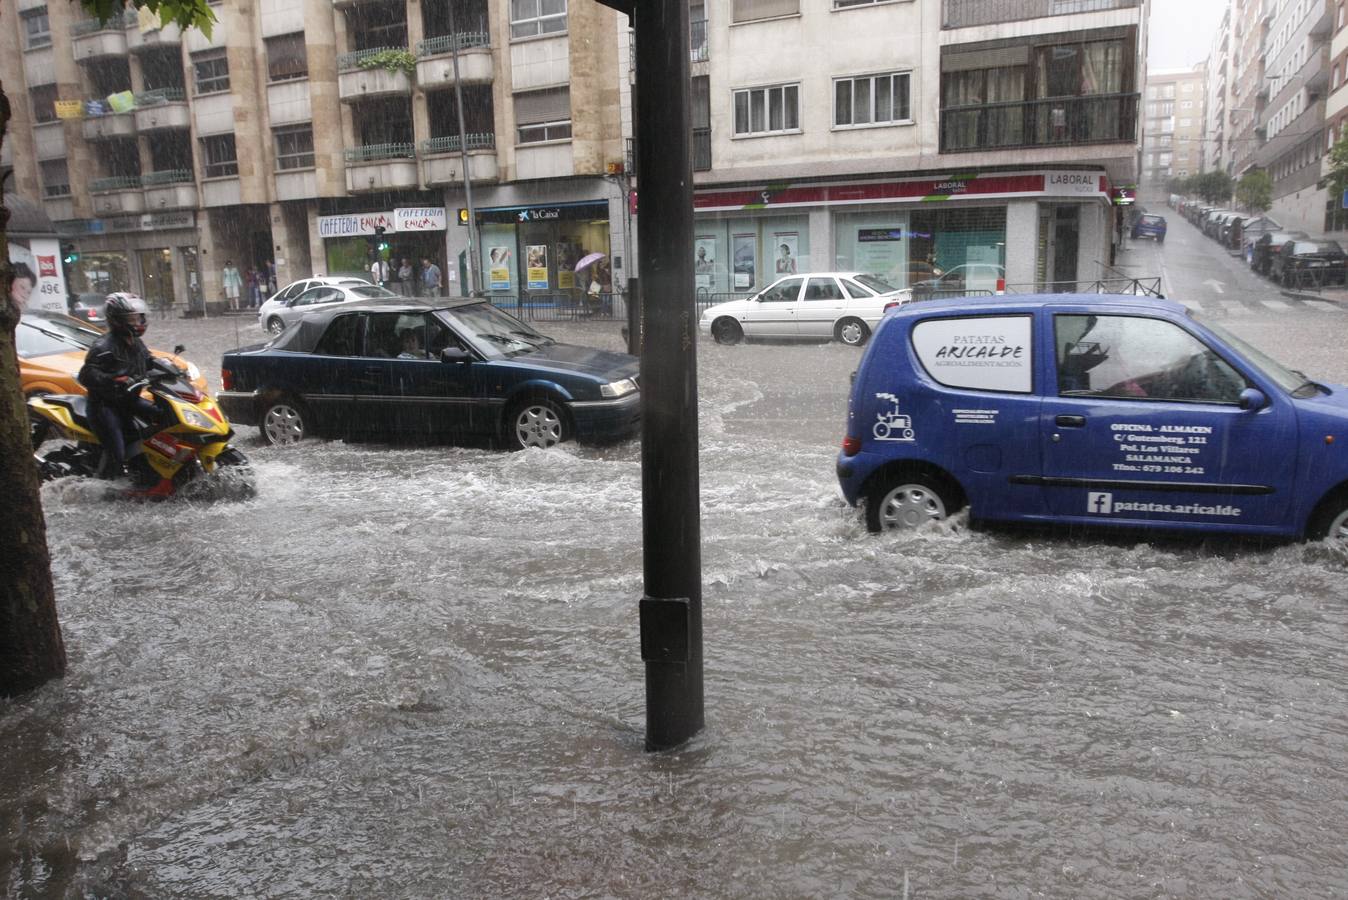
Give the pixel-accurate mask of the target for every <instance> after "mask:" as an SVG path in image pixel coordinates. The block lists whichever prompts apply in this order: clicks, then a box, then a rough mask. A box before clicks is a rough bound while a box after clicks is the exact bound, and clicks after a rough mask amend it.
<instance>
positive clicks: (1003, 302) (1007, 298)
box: [893, 294, 1186, 316]
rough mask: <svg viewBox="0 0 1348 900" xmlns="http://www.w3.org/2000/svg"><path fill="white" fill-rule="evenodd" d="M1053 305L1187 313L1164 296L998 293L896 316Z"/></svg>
mask: <svg viewBox="0 0 1348 900" xmlns="http://www.w3.org/2000/svg"><path fill="white" fill-rule="evenodd" d="M1053 304H1070V305H1073V306H1092V307H1101V306H1109V307H1114V308H1117V309H1133V310H1138V311H1142V310H1147V311H1151V312H1156V311H1158V310H1160V311H1166V312H1177V313H1184V312H1186V307H1185V306H1184V305H1182V304H1180V303H1176V302H1174V301H1173V300H1167V299H1165V298H1164V297H1153V296H1150V295H1135V294H998V295H994V296H991V297H946V298H942V299H939V300H915V301H913V302H912V303H906V304H904V305H903V306H901V307H898V308H897V310H896V312H895V313H893V314H894V315H906V316H916V315H926V314H928V313H931V312H933V311H936V312H947V313H965V312H969V313H978V314H980V315H981V314H985V313H989V312H997V311H1007V312H1010V311H1015V312H1025V311H1027V310H1032V309H1038V308H1040V307H1043V306H1049V305H1053Z"/></svg>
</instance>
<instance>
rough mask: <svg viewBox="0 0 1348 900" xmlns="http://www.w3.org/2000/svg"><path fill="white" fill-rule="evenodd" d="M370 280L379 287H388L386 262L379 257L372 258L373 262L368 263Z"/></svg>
mask: <svg viewBox="0 0 1348 900" xmlns="http://www.w3.org/2000/svg"><path fill="white" fill-rule="evenodd" d="M370 280H371V281H373V282H374V283H375V284H377V285H379V286H380V287H384V288H386V287H388V282H389V270H388V260H386V259H384V258H383V257H381V256H376V257H375V258H374V262H372V263H370Z"/></svg>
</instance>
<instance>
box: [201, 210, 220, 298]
mask: <svg viewBox="0 0 1348 900" xmlns="http://www.w3.org/2000/svg"><path fill="white" fill-rule="evenodd" d="M197 230H198V232H199V233H200V238H199V240H200V242H201V243H200V249H199V250H198V251H197V277H199V278H200V279H201V299H202V301H203V302H204V303H205V304H206V314H207V315H219V314H220V311H221V310H222V309H224V308H225V290H224V286H223V285H222V284H221V281H220V270H221V269H222V268H223V267H224V265H225V258H226V256H225V249H224V248H223V247H220V246H218V245H217V244H216V240H215V222H214V221H212V212H211V211H209V210H204V209H203V210H201V211H199V212H198V213H197Z"/></svg>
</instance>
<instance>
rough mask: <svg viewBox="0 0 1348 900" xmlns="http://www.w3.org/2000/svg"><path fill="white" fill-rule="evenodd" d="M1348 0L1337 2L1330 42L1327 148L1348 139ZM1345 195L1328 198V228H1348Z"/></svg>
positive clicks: (1326, 164)
mask: <svg viewBox="0 0 1348 900" xmlns="http://www.w3.org/2000/svg"><path fill="white" fill-rule="evenodd" d="M1346 7H1348V0H1338V2H1336V3H1335V4H1334V34H1333V37H1332V38H1331V39H1330V43H1329V70H1330V76H1329V90H1330V93H1329V96H1328V97H1327V98H1326V99H1325V148H1326V151H1328V150H1329V149H1331V148H1332V147H1333V146H1334V145H1335V144H1336V143H1338V142H1339V141H1342V140H1344V139H1345V138H1348V9H1346ZM1329 170H1330V161H1329V156H1328V153H1326V155H1325V156H1324V157H1323V158H1322V159H1321V160H1320V174H1321V177H1322V178H1327V177H1328V176H1329ZM1344 207H1345V204H1344V202H1343V197H1342V196H1336V195H1334V194H1330V195H1328V196H1326V197H1325V230H1326V231H1343V230H1345V229H1348V209H1345V208H1344Z"/></svg>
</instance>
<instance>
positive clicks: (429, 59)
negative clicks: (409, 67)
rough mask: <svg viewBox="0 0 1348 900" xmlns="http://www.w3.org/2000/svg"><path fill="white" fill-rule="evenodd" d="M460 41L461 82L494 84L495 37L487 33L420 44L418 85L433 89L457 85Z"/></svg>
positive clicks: (464, 35)
mask: <svg viewBox="0 0 1348 900" xmlns="http://www.w3.org/2000/svg"><path fill="white" fill-rule="evenodd" d="M456 38H457V39H458V47H459V80H460V82H462V83H463V84H491V81H492V74H493V73H492V63H491V35H489V34H487V33H486V32H485V31H473V32H461V33H460V34H458V35H453V34H447V35H445V36H443V37H435V38H428V39H427V40H424V41H419V42H418V43H417V84H419V85H421V86H422V87H424V88H426V89H427V90H433V89H435V88H439V87H452V86H453V84H454V44H455V39H456Z"/></svg>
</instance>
